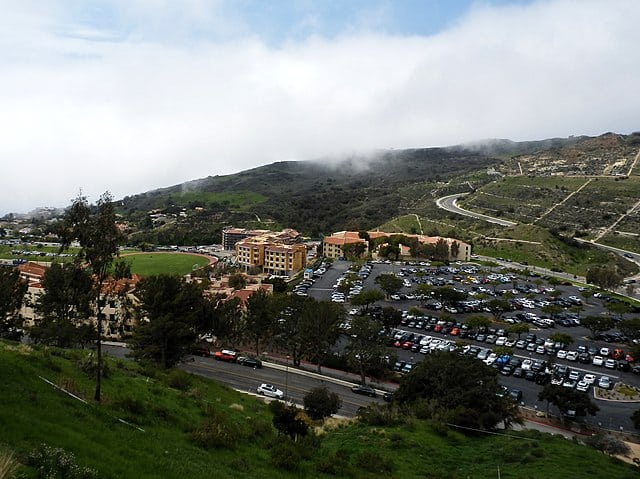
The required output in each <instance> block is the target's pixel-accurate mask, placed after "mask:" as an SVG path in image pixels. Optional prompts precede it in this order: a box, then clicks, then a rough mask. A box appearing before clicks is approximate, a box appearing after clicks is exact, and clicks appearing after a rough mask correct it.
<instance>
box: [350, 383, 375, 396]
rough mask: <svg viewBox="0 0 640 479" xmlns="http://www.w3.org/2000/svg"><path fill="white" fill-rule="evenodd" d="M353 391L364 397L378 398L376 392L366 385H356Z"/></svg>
mask: <svg viewBox="0 0 640 479" xmlns="http://www.w3.org/2000/svg"><path fill="white" fill-rule="evenodd" d="M351 391H352V392H354V393H356V394H362V395H363V396H369V397H372V398H374V397H376V394H377V393H376V390H375V389H374V388H372V387H371V386H367V385H366V384H356V385H355V386H353V387H352V388H351Z"/></svg>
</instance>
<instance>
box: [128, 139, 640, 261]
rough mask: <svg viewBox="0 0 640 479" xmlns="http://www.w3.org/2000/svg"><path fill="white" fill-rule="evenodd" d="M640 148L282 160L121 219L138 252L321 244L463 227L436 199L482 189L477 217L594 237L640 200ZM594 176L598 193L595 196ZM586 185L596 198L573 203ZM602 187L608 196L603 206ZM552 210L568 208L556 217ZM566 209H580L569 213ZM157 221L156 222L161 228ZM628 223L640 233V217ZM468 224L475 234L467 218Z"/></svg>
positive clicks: (139, 206) (627, 142)
mask: <svg viewBox="0 0 640 479" xmlns="http://www.w3.org/2000/svg"><path fill="white" fill-rule="evenodd" d="M639 151H640V133H634V134H631V135H619V134H615V133H606V134H604V135H601V136H598V137H587V136H580V137H570V138H553V139H547V140H541V141H526V142H513V141H509V140H489V141H485V142H478V143H472V144H471V143H470V144H464V145H458V146H453V147H445V148H419V149H407V150H391V151H381V152H378V153H376V154H372V155H369V156H351V157H347V158H344V159H342V160H340V161H331V162H329V161H321V160H310V161H287V162H278V163H273V164H270V165H266V166H261V167H258V168H253V169H250V170H246V171H243V172H240V173H237V174H233V175H225V176H210V177H207V178H201V179H196V180H193V181H189V182H186V183H182V184H178V185H175V186H172V187H168V188H162V189H157V190H153V191H149V192H146V193H141V194H138V195H134V196H128V197H125V198H124V199H122V201H121V202H120V203H119V204H120V210H119V211H120V213H121V214H122V215H123V216H124V217H125V218H126V219H128V221H129V224H130V233H131V239H132V241H133V242H134V243H135V242H140V241H148V242H153V243H160V244H194V243H200V244H202V243H216V242H219V241H220V240H219V238H220V232H221V230H222V228H223V227H224V226H225V225H231V224H233V225H234V226H246V227H258V228H281V227H291V228H295V229H297V230H298V231H300V232H301V233H302V234H303V235H306V236H310V237H320V236H322V235H324V234H328V233H330V232H332V231H336V230H342V229H353V230H361V229H372V228H376V227H379V226H380V225H383V224H385V223H388V222H389V221H392V220H393V219H394V218H397V217H402V216H405V215H417V217H418V218H424V219H425V220H430V219H436V220H437V219H442V218H443V217H448V218H449V223H450V224H452V225H453V226H454V227H455V226H456V224H457V221H458V220H461V219H460V218H455V217H451V215H446V214H444V213H443V212H442V211H437V208H436V206H435V199H437V198H438V197H440V196H444V195H446V194H451V193H456V192H471V195H470V196H469V197H468V198H467V199H466V204H467V206H468V207H470V208H477V209H478V210H480V211H483V212H485V213H487V214H498V215H501V216H503V217H504V218H505V219H513V220H514V221H517V222H519V223H523V222H524V223H532V224H537V225H541V226H543V227H547V228H557V227H558V226H562V227H563V228H564V230H565V232H566V234H568V235H573V234H575V233H577V234H578V235H581V236H582V237H586V238H594V237H596V236H597V235H599V234H600V233H602V232H603V231H605V230H606V228H608V227H609V226H611V223H612V221H614V220H615V219H616V218H618V217H619V216H620V215H621V214H623V213H625V212H628V210H630V209H632V207H633V201H634V198H636V197H638V191H640V189H638V188H640V185H638V184H637V181H638V173H639V172H640V168H638V165H637V163H638V161H637V155H638V152H639ZM525 178H528V179H529V180H531V179H532V178H539V180H537V181H538V183H540V184H537V185H535V186H532V185H528V184H526V182H527V181H529V180H524V179H525ZM588 178H591V181H590V184H591V185H590V186H589V185H588V187H585V186H583V185H584V183H585V182H586V181H587V179H588ZM623 179H624V181H621V180H623ZM580 187H582V188H583V189H585V188H586V191H588V192H589V196H588V197H586V198H583V199H582V200H580V201H576V200H579V199H580V196H579V195H578V194H574V195H573V196H574V198H573V199H572V200H571V201H568V200H566V199H565V198H566V196H568V195H569V194H571V193H572V192H574V191H575V190H577V189H579V188H580ZM498 190H499V191H498ZM600 190H603V191H605V192H606V198H602V200H603V201H600V200H599V197H600V195H599V194H598V191H600ZM594 191H595V194H594ZM551 193H553V194H551ZM549 199H551V200H549ZM563 200H564V202H563ZM605 200H606V201H605ZM553 202H563V203H562V204H561V205H559V206H556V207H554V210H553V214H549V213H547V214H545V212H546V210H545V208H546V209H549V208H551V207H552V205H553V204H554V203H553ZM565 207H571V208H572V209H571V210H570V212H569V213H568V214H563V208H565ZM581 208H582V209H581ZM623 210H624V211H623ZM150 214H151V215H156V216H155V217H153V218H151V219H150V217H149V216H150ZM636 215H637V212H636ZM567 218H570V219H571V221H570V222H569V223H570V224H568V223H567V221H566V219H567ZM626 223H628V225H627V226H628V227H629V228H633V227H634V225H635V219H634V214H633V211H631V215H629V218H627V219H625V221H623V226H624V224H626ZM464 224H465V229H468V228H469V223H468V220H464ZM627 226H625V227H627ZM414 229H416V228H414ZM635 231H640V228H636V229H635ZM414 232H415V231H414ZM630 232H631V231H630ZM606 234H609V233H606ZM612 234H613V233H611V235H612ZM471 236H473V234H471ZM639 249H640V248H639Z"/></svg>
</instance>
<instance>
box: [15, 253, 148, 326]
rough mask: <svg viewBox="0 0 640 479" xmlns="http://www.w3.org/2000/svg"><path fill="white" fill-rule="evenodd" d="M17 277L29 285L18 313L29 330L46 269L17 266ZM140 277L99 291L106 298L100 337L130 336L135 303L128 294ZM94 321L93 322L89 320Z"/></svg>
mask: <svg viewBox="0 0 640 479" xmlns="http://www.w3.org/2000/svg"><path fill="white" fill-rule="evenodd" d="M18 270H19V271H20V276H22V277H23V278H24V279H26V280H27V281H28V283H29V288H28V290H27V294H26V296H25V300H24V302H23V304H22V308H21V309H20V316H21V317H22V319H23V320H24V325H25V327H29V326H33V324H34V323H35V322H36V321H37V320H38V319H39V316H38V312H37V311H36V309H35V305H36V303H37V302H38V299H39V298H40V296H41V295H42V294H43V293H44V288H43V287H42V278H43V277H44V274H45V271H46V270H47V266H44V265H42V264H38V263H33V262H28V263H25V264H22V265H20V266H18ZM139 280H140V277H139V276H137V275H133V278H131V279H122V280H118V281H113V280H110V281H107V282H106V283H105V285H104V287H103V296H106V298H107V299H106V304H105V307H104V310H103V313H104V315H105V319H106V321H105V323H104V337H105V338H108V339H119V338H121V337H122V336H123V335H126V334H127V333H129V332H131V330H132V327H133V324H134V321H135V318H134V317H133V314H132V311H131V305H132V304H133V303H134V302H135V301H136V299H135V296H134V295H133V294H132V292H133V290H134V289H135V285H136V283H137V282H138V281H139ZM88 320H89V321H95V320H96V318H95V317H93V318H89V319H88Z"/></svg>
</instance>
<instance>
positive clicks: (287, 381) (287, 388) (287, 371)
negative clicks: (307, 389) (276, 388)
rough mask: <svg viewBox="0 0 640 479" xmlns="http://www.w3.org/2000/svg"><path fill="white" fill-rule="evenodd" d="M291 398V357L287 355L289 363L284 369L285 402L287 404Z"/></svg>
mask: <svg viewBox="0 0 640 479" xmlns="http://www.w3.org/2000/svg"><path fill="white" fill-rule="evenodd" d="M288 396H289V355H288V354H287V363H286V365H285V367H284V400H285V402H287V400H288Z"/></svg>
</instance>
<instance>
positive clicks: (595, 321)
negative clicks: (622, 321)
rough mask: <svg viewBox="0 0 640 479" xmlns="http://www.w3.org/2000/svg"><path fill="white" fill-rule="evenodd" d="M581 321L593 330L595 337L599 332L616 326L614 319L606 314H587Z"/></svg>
mask: <svg viewBox="0 0 640 479" xmlns="http://www.w3.org/2000/svg"><path fill="white" fill-rule="evenodd" d="M580 323H581V324H582V326H584V327H585V328H587V329H588V330H589V331H591V337H592V338H595V337H596V336H597V335H598V334H599V333H603V332H605V331H609V330H610V329H611V328H613V326H614V322H613V319H611V318H609V317H605V316H587V317H586V318H583V319H582V320H581V321H580Z"/></svg>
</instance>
